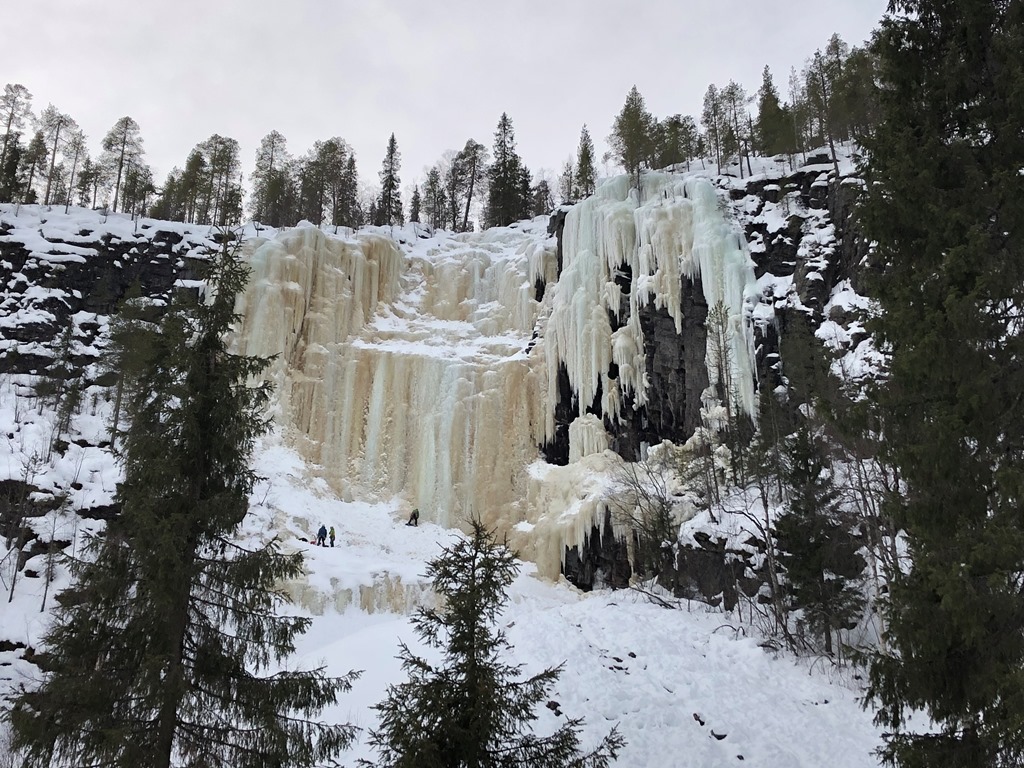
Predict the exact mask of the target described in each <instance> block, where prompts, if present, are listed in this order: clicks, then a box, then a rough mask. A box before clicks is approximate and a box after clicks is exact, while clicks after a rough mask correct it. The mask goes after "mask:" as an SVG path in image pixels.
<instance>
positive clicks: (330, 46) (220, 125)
mask: <svg viewBox="0 0 1024 768" xmlns="http://www.w3.org/2000/svg"><path fill="white" fill-rule="evenodd" d="M886 5H887V0H775V1H774V2H771V1H770V0H646V1H645V0H545V1H544V2H541V1H539V0H518V1H513V2H501V3H496V2H490V1H489V0H477V1H476V2H470V0H443V1H442V2H424V1H423V0H363V2H356V1H355V0H291V2H274V3H271V2H267V1H266V0H175V1H174V2H173V3H172V2H168V3H155V2H148V1H147V0H130V1H129V0H103V1H102V2H97V3H91V2H83V1H82V0H22V1H21V2H16V1H15V0H11V2H8V3H5V6H6V7H5V8H4V11H3V14H2V18H0V24H2V31H0V85H2V84H3V83H7V82H14V83H21V84H23V85H25V86H26V87H27V88H28V89H29V91H31V92H32V94H33V96H34V101H33V108H34V110H35V111H36V112H37V113H38V112H39V111H40V110H41V109H42V108H43V107H45V106H46V105H47V104H48V103H52V104H54V105H55V106H56V107H57V108H58V109H60V110H61V111H63V112H67V113H69V114H70V115H71V116H72V117H73V118H75V119H76V120H77V121H78V123H79V125H81V126H82V128H83V129H84V130H85V132H86V134H87V136H88V138H89V143H90V147H91V148H92V149H93V150H94V151H95V150H96V149H97V148H98V145H99V141H100V139H101V138H102V136H103V134H104V133H105V132H106V131H107V130H108V129H109V128H110V126H111V125H113V123H114V121H115V120H117V118H119V117H121V116H123V115H130V116H131V117H133V118H134V119H135V120H136V121H137V122H138V123H139V125H140V126H141V128H142V136H143V139H144V143H145V148H146V151H147V159H148V160H149V162H150V164H151V165H152V166H153V169H154V172H155V175H156V179H157V183H158V184H159V183H161V182H162V181H163V179H164V177H165V175H166V173H167V171H169V170H170V169H171V167H173V166H174V165H183V164H184V161H185V158H186V157H187V155H188V152H189V150H190V149H191V148H192V147H193V146H194V145H195V144H196V143H197V142H199V141H202V140H203V139H205V138H207V137H208V136H210V135H211V134H213V133H219V134H221V135H224V136H230V137H233V138H235V139H237V140H238V141H239V142H240V144H241V150H242V160H243V168H244V170H245V171H246V173H247V174H248V172H249V171H250V170H251V168H252V165H253V161H254V154H255V151H256V148H257V146H258V145H259V141H260V139H261V138H262V137H263V136H264V135H265V134H267V133H268V132H269V131H271V130H274V129H276V130H278V131H280V132H281V133H282V134H284V136H285V137H286V138H287V140H288V148H289V150H290V151H291V152H292V153H293V154H296V155H298V154H302V153H303V152H305V151H306V150H307V149H308V148H309V147H310V146H311V145H312V143H313V142H314V141H315V140H317V139H326V138H330V137H331V136H341V137H343V138H344V139H345V140H346V141H348V142H349V144H350V145H352V146H353V147H354V148H355V151H356V160H357V163H358V167H359V171H360V175H361V176H362V177H363V178H364V180H367V181H376V174H377V172H378V171H379V170H380V164H381V160H382V159H383V156H384V149H385V145H386V143H387V139H388V136H389V135H390V134H391V132H394V133H395V136H396V138H397V140H398V147H399V150H400V151H401V153H402V174H401V175H402V181H403V185H411V184H412V183H413V182H414V181H420V180H422V178H423V176H424V175H425V171H424V169H425V167H427V166H429V165H432V164H433V163H434V162H436V161H437V159H438V158H440V156H441V155H442V153H443V152H444V151H445V150H447V149H458V148H460V147H462V145H463V144H464V143H465V141H466V139H467V138H469V137H473V138H475V139H476V140H478V141H480V142H482V143H483V144H485V145H486V146H488V147H490V146H491V144H492V142H493V134H494V128H495V125H496V124H497V121H498V117H499V116H500V115H501V113H502V112H503V111H504V112H507V113H508V114H509V117H510V118H511V119H512V123H513V126H514V128H515V135H516V139H517V142H518V147H519V152H520V154H521V155H522V156H523V159H524V160H525V162H526V163H527V165H528V166H529V167H530V168H531V169H532V170H534V171H537V170H539V169H548V170H549V171H550V172H551V175H552V176H554V175H557V172H558V169H559V168H560V167H561V165H562V163H563V162H564V161H565V160H566V159H568V158H569V157H570V156H571V155H572V154H573V153H574V152H575V149H576V145H577V142H578V139H579V132H580V127H581V126H582V125H583V124H584V123H586V124H587V126H588V127H589V129H590V132H591V135H592V136H593V137H594V140H595V142H596V143H597V149H598V153H599V154H602V153H603V152H604V150H605V141H604V137H605V136H607V134H608V133H609V131H610V128H611V124H612V120H613V119H614V117H615V115H616V114H617V113H618V111H619V110H620V109H621V108H622V104H623V101H624V100H625V97H626V93H627V92H628V91H629V88H630V86H632V85H634V84H636V86H637V87H638V88H639V89H640V93H641V94H643V96H644V98H645V100H646V103H647V108H648V109H649V110H650V111H651V112H652V113H653V114H654V115H655V116H656V117H659V118H662V117H665V116H667V115H670V114H674V113H682V114H693V115H699V112H700V108H701V101H702V98H703V95H704V92H705V90H706V89H707V87H708V84H710V83H715V84H717V85H724V84H726V83H727V82H728V81H729V80H730V79H735V80H737V81H738V82H740V83H741V84H743V85H744V86H745V87H746V88H747V90H748V91H749V92H751V93H752V92H754V91H755V90H756V89H757V88H758V86H759V85H760V81H761V70H762V68H763V67H764V65H765V64H768V65H769V66H770V67H771V69H772V72H773V73H774V74H775V82H776V85H777V86H778V87H779V90H780V92H781V93H782V94H783V97H784V98H785V93H786V83H787V80H788V76H789V70H790V67H792V66H795V67H797V68H798V69H799V68H800V67H801V66H802V64H803V62H804V60H805V59H806V58H807V57H809V56H810V55H811V54H813V52H814V51H815V49H817V48H822V47H824V45H825V43H826V42H827V40H828V38H829V36H830V35H831V34H832V33H834V32H836V33H838V34H839V35H840V36H841V37H842V38H843V39H844V40H845V41H847V42H848V43H850V44H860V43H862V42H863V41H864V40H865V39H867V38H868V36H869V35H870V33H871V30H872V29H873V28H874V27H875V26H876V24H877V22H878V20H879V19H880V18H881V16H882V13H883V11H884V10H885V6H886ZM160 6H162V8H161V7H160Z"/></svg>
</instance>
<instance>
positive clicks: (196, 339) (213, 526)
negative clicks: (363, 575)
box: [10, 247, 352, 768]
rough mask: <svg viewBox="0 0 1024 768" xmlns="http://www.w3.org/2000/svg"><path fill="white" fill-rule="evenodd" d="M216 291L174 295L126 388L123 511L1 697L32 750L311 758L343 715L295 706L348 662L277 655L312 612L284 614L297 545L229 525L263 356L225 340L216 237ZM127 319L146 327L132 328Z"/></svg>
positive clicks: (243, 504) (244, 477) (58, 758)
mask: <svg viewBox="0 0 1024 768" xmlns="http://www.w3.org/2000/svg"><path fill="white" fill-rule="evenodd" d="M208 279H209V281H210V283H211V284H212V285H213V286H215V293H214V295H213V298H212V301H210V302H208V303H207V302H203V303H196V302H195V301H191V302H189V301H183V300H179V299H175V301H174V303H172V306H171V308H170V309H169V311H168V313H167V314H166V316H165V318H164V319H163V321H162V322H161V324H160V326H159V327H155V328H154V329H153V330H152V331H151V332H150V336H151V338H149V339H147V340H146V342H147V343H146V345H145V347H144V349H145V350H146V354H147V355H148V358H149V359H148V365H146V366H144V367H143V369H142V370H141V371H140V372H138V374H137V375H138V381H137V382H136V386H135V387H133V390H132V396H131V397H130V398H129V401H128V411H129V415H130V417H131V425H130V427H129V429H128V431H127V433H126V435H125V439H124V448H123V455H122V461H123V464H124V473H125V475H124V481H123V483H121V484H120V485H119V486H118V490H117V501H118V503H119V504H120V506H121V515H120V516H119V517H118V518H115V519H114V520H111V521H110V523H109V524H108V526H107V530H106V533H105V535H102V536H97V537H94V538H92V539H91V540H90V541H89V543H88V554H87V556H86V557H85V558H84V559H83V560H81V561H79V562H77V563H76V564H75V568H74V570H75V576H76V579H75V582H74V585H73V586H72V587H71V588H69V589H68V590H67V591H66V592H65V593H64V595H63V597H62V599H61V603H62V607H61V608H60V609H59V611H58V612H57V615H56V619H55V623H54V626H53V628H52V629H51V630H50V632H49V634H48V635H47V637H46V642H45V645H46V656H45V658H46V663H45V668H46V675H45V680H44V682H43V684H42V685H41V687H40V688H39V689H38V690H35V691H29V692H25V693H22V694H21V696H20V697H19V699H18V701H17V702H16V704H15V707H14V709H13V711H12V712H11V714H10V719H11V723H12V725H13V729H14V738H15V746H16V747H18V748H21V749H23V750H24V751H25V754H26V755H27V757H28V759H29V761H30V764H32V765H39V764H45V765H69V766H70V765H74V766H99V765H102V766H114V767H116V768H140V766H146V768H169V767H170V766H172V765H175V766H197V767H198V766H227V765H230V766H232V767H233V768H264V767H265V766H312V765H323V764H325V763H326V762H328V761H330V760H332V759H333V757H334V756H335V755H336V754H337V753H338V752H340V751H341V750H342V749H343V748H344V747H345V746H346V745H347V744H348V743H349V742H350V740H351V737H352V729H351V728H350V727H348V726H331V725H324V724H321V723H317V722H313V721H311V720H310V719H308V718H309V717H311V716H313V715H315V714H316V713H318V712H319V711H320V710H321V709H322V708H323V707H325V706H327V705H329V704H333V703H334V702H335V701H336V699H337V696H338V693H339V691H342V690H345V689H346V688H348V686H349V678H340V679H339V678H329V677H327V676H325V675H324V673H323V671H322V670H319V669H317V670H311V671H277V670H278V669H279V668H280V666H282V661H283V660H284V659H285V658H286V657H287V656H288V655H289V654H290V653H291V652H292V651H293V650H294V645H295V638H296V637H297V636H298V635H299V634H301V633H302V632H303V631H304V630H305V629H306V627H307V625H308V623H309V620H308V619H303V618H295V617H289V616H282V615H279V613H278V608H279V606H280V605H281V604H282V603H283V602H284V601H285V596H284V594H283V593H282V592H281V591H280V588H279V585H280V584H281V583H282V582H283V581H285V580H287V579H290V578H294V577H296V576H298V575H299V574H300V573H301V572H302V557H301V555H299V554H294V555H288V554H283V553H282V552H281V551H280V550H279V548H278V545H277V543H276V541H273V540H272V541H270V542H267V543H265V544H263V545H262V546H259V547H256V548H254V549H248V548H245V547H243V546H240V545H239V544H237V543H236V542H235V538H236V537H235V534H236V533H237V531H238V528H239V525H240V524H241V522H242V520H243V518H244V517H245V515H246V513H247V510H248V495H249V493H250V492H251V490H252V487H253V483H254V481H255V480H256V476H255V475H254V474H253V472H252V470H251V469H250V468H249V465H248V458H249V455H250V453H251V451H252V448H253V444H254V441H255V439H256V438H257V436H259V435H260V434H261V433H262V432H263V431H264V430H265V428H266V423H265V422H264V420H263V418H262V416H261V411H262V408H263V406H264V404H265V403H266V400H267V396H268V389H267V386H266V385H263V386H258V387H252V386H249V385H247V383H246V382H247V381H248V379H249V377H250V376H253V375H256V374H259V373H260V371H262V370H263V368H264V367H265V365H266V363H267V361H266V360H265V359H261V358H254V357H243V356H238V355H233V354H231V353H230V352H229V350H228V348H227V345H226V342H225V333H226V332H227V331H228V330H229V328H230V327H231V326H232V325H233V323H234V322H235V321H236V319H237V317H236V315H235V314H234V309H233V307H234V300H235V295H236V294H237V293H238V292H239V291H240V290H241V289H243V288H244V286H245V282H246V279H247V270H246V268H245V267H244V266H243V265H242V264H241V262H240V261H239V259H238V258H237V257H236V256H235V255H234V254H233V253H232V252H231V251H230V250H229V249H228V248H227V247H225V249H224V251H223V252H222V253H221V254H220V256H219V257H218V258H216V259H215V260H214V261H213V262H212V263H211V268H210V274H209V275H208ZM140 333H145V331H144V330H142V329H140Z"/></svg>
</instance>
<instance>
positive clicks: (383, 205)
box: [373, 133, 405, 226]
mask: <svg viewBox="0 0 1024 768" xmlns="http://www.w3.org/2000/svg"><path fill="white" fill-rule="evenodd" d="M401 167H402V155H401V154H400V153H399V151H398V142H397V141H395V134H393V133H392V134H391V138H389V139H388V148H387V151H386V153H385V154H384V162H383V163H382V165H381V169H380V196H379V197H378V198H377V208H376V214H377V215H376V218H375V219H374V221H373V223H374V224H376V225H378V226H390V225H392V224H401V223H403V222H404V221H405V218H404V216H403V215H402V195H401V192H400V191H399V190H400V188H401V183H402V180H401V178H399V176H398V172H399V170H401Z"/></svg>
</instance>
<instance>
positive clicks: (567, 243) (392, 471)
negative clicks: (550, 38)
mask: <svg viewBox="0 0 1024 768" xmlns="http://www.w3.org/2000/svg"><path fill="white" fill-rule="evenodd" d="M545 226H546V222H545V221H543V220H538V221H536V222H533V223H532V224H528V225H522V226H519V227H513V228H506V229H495V230H488V231H486V232H483V233H474V234H464V235H447V234H444V233H441V234H439V235H437V236H434V237H430V238H426V239H417V238H416V237H414V236H413V235H412V232H411V230H405V231H403V235H402V237H405V238H407V240H406V241H405V242H398V241H396V240H394V239H392V238H390V237H388V236H387V235H388V233H387V231H386V230H381V231H379V232H378V233H375V234H359V235H356V236H355V237H349V238H338V237H334V236H330V235H327V234H325V233H323V232H321V231H319V230H317V229H315V228H312V227H299V228H296V229H293V230H288V231H285V232H282V233H280V234H277V235H276V236H275V237H274V238H273V239H269V240H260V239H257V240H252V241H250V242H249V243H248V245H247V250H248V255H249V259H250V261H251V265H252V269H253V276H252V282H251V286H250V288H249V290H248V292H247V293H246V295H245V296H243V297H242V298H241V299H240V303H239V311H240V312H241V314H242V315H243V316H244V324H243V326H242V328H241V329H240V331H239V334H238V344H239V347H240V349H241V351H244V352H246V353H249V354H259V355H276V356H277V360H276V362H275V364H274V366H273V369H272V374H271V375H272V376H273V377H274V379H275V383H276V385H277V391H278V397H279V403H280V408H279V412H278V416H277V417H278V418H279V420H280V421H281V422H282V423H283V425H284V426H285V428H286V430H287V432H288V434H289V435H291V438H292V440H293V442H294V444H295V446H296V447H297V448H298V449H299V450H300V451H301V452H302V454H303V455H304V456H305V457H306V458H307V460H308V461H309V462H311V463H312V464H314V465H317V466H318V467H319V468H320V471H321V472H322V473H323V475H324V477H325V478H326V479H327V480H328V482H330V483H331V485H332V486H333V487H334V488H335V490H336V491H337V492H338V493H339V494H340V495H342V496H343V497H350V498H352V497H356V498H375V499H381V500H386V499H391V498H394V497H400V498H401V499H403V500H404V502H405V503H406V504H407V505H408V506H409V507H412V506H417V507H419V508H420V510H421V514H422V516H423V518H424V519H425V520H432V521H435V522H438V523H440V524H442V525H456V524H458V523H459V522H461V521H462V520H464V519H465V518H466V517H467V516H468V515H470V514H478V515H480V516H482V517H483V519H484V520H485V521H486V522H488V523H489V524H491V525H496V526H498V527H499V528H502V529H504V530H513V529H514V530H516V531H517V532H518V535H519V536H521V537H522V538H523V539H524V540H523V541H522V542H521V544H522V548H523V550H524V551H525V552H533V553H534V556H535V557H536V558H537V559H538V560H544V561H552V562H550V563H548V564H547V565H548V567H547V568H546V569H545V570H546V571H547V572H549V573H551V572H552V571H553V574H557V562H558V560H559V559H560V558H561V556H562V552H563V545H570V546H572V545H576V544H580V543H582V537H584V536H585V535H587V534H588V533H589V531H590V527H591V525H592V523H593V522H594V519H595V516H596V515H598V514H603V506H602V505H601V504H600V503H599V502H598V501H597V500H596V496H595V498H594V499H592V500H591V501H589V502H587V503H580V500H581V497H582V496H584V495H586V494H581V488H580V487H579V475H580V472H579V471H575V472H574V471H567V472H562V471H559V472H550V471H545V470H538V469H536V468H535V469H533V470H532V471H530V470H528V468H529V467H530V465H531V464H534V463H536V462H538V461H539V458H538V457H539V453H538V445H540V444H542V443H544V442H545V441H547V440H550V439H551V437H552V435H553V434H554V430H555V416H554V414H555V408H556V405H557V404H558V402H557V400H558V397H557V392H558V377H559V372H560V369H564V372H565V374H566V375H567V376H568V380H569V384H570V387H571V388H572V391H573V393H574V395H575V398H574V403H573V405H572V407H573V408H574V409H575V412H574V413H573V414H572V423H571V425H570V428H569V442H570V451H569V457H570V460H571V462H573V463H577V462H581V461H586V462H587V466H590V465H593V459H588V457H591V456H593V457H594V458H595V459H596V458H598V456H599V455H601V454H603V452H605V451H606V449H607V448H608V447H609V444H610V440H609V436H608V433H607V431H606V427H608V426H610V425H612V424H613V423H614V422H615V421H616V420H618V419H620V418H622V417H623V415H624V413H623V411H624V409H625V408H639V409H642V408H643V407H644V404H645V402H646V397H647V394H648V388H649V383H648V376H647V371H646V366H647V363H646V357H645V352H644V336H643V330H642V328H641V324H640V321H639V314H640V313H639V310H640V308H641V307H642V306H644V305H648V304H653V305H655V306H656V307H658V308H659V309H664V310H665V311H667V312H668V313H669V314H670V315H671V316H672V317H673V318H675V320H676V331H677V333H678V332H681V331H682V315H681V313H680V293H681V290H682V287H683V284H684V282H685V281H692V280H697V279H698V278H699V280H700V284H701V286H702V290H703V294H704V297H705V299H706V301H707V303H708V305H709V306H714V305H716V304H721V306H722V307H724V308H725V318H724V324H723V336H722V337H723V338H725V339H726V340H727V344H728V349H729V353H728V355H727V360H725V361H723V360H721V359H720V357H721V355H720V354H716V353H715V350H714V349H712V347H713V345H711V344H709V345H708V347H709V351H708V354H707V355H706V357H705V360H706V364H707V366H708V367H709V370H710V371H711V376H710V379H711V381H713V382H714V381H715V380H716V378H717V373H716V371H717V368H718V366H720V365H723V364H728V365H729V366H730V367H731V368H732V377H731V378H732V380H733V381H734V382H735V384H736V386H735V392H734V397H735V398H736V399H737V400H738V402H737V403H736V405H737V406H739V407H741V408H742V409H743V410H745V411H746V412H747V413H749V414H751V415H752V414H753V413H754V408H755V398H754V374H753V355H752V336H751V332H750V314H751V311H752V307H753V305H754V304H755V303H756V295H755V290H754V278H753V268H752V263H751V261H750V257H749V254H748V253H747V250H746V245H745V243H744V240H743V238H742V236H741V235H740V234H739V233H738V231H737V230H736V229H735V228H734V227H733V226H731V225H730V223H729V222H728V221H727V218H726V216H725V215H724V214H723V212H722V209H721V208H720V206H719V204H718V198H717V196H716V193H715V191H714V189H713V188H712V187H711V185H710V184H709V183H708V182H707V181H706V180H703V179H697V178H688V179H683V178H680V177H677V176H672V175H663V174H654V173H652V174H647V175H645V177H644V184H643V189H642V190H641V191H640V192H639V193H638V192H637V191H636V190H630V189H629V184H628V179H627V178H626V177H622V178H618V179H613V180H610V181H609V182H607V183H605V184H604V185H602V186H601V188H600V189H599V190H598V192H597V194H596V195H595V196H593V197H592V198H590V199H588V200H586V201H584V202H582V203H580V204H579V205H577V206H575V207H574V208H573V209H572V210H571V211H570V212H569V214H568V217H567V219H566V223H565V234H564V239H563V268H562V271H561V274H557V266H556V255H555V242H554V239H553V238H550V237H549V236H548V235H547V233H546V230H545ZM399 239H400V240H401V238H399ZM538 283H543V284H544V286H545V290H544V291H543V298H542V299H541V300H538V299H537V293H538V292H537V290H536V285H537V284H538ZM720 346H721V345H719V348H720ZM625 395H629V397H625ZM713 399H714V398H713V396H712V395H711V394H709V395H708V402H709V403H712V401H713ZM595 403H598V404H599V405H598V407H594V406H595ZM563 407H564V403H563ZM595 412H596V415H595ZM611 460H612V457H610V456H609V457H606V458H604V459H602V460H601V462H599V463H600V464H601V465H602V466H604V465H607V463H608V462H609V461H611ZM594 466H596V465H594ZM583 474H584V475H585V474H586V471H584V472H583ZM574 478H575V479H574ZM598 495H599V494H598ZM531 531H532V532H534V533H533V536H534V537H537V536H540V537H543V539H544V541H543V542H538V541H533V542H531V541H529V539H530V538H531V533H530V532H531Z"/></svg>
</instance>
